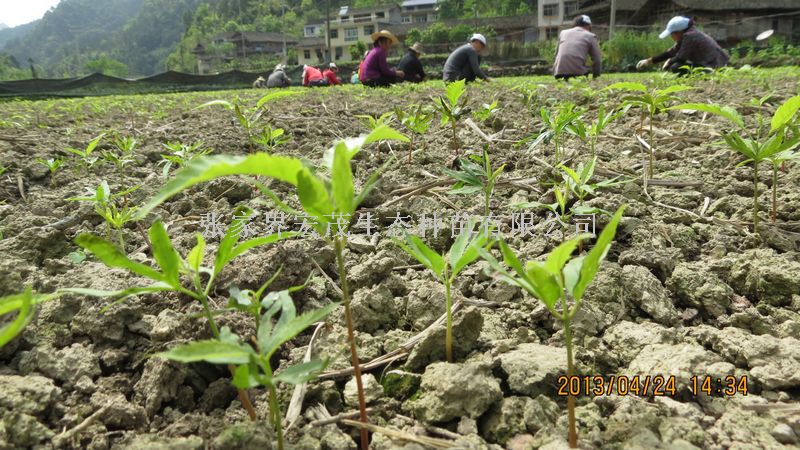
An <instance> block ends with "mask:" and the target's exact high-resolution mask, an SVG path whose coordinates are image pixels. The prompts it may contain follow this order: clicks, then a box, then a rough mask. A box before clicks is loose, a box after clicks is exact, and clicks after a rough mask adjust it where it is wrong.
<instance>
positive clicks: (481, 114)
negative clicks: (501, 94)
mask: <svg viewBox="0 0 800 450" xmlns="http://www.w3.org/2000/svg"><path fill="white" fill-rule="evenodd" d="M499 112H500V108H498V107H497V100H495V101H493V102H492V103H491V104H488V103H484V104H483V106H482V107H481V109H479V110H477V111H475V112H473V113H472V117H474V118H475V119H476V120H478V121H480V122H486V121H487V120H489V119H491V118H493V117H494V116H496V115H497V114H498V113H499Z"/></svg>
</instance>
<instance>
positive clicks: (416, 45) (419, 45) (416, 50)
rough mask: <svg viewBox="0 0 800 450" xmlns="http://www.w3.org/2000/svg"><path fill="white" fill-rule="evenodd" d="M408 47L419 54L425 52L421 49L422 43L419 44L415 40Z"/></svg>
mask: <svg viewBox="0 0 800 450" xmlns="http://www.w3.org/2000/svg"><path fill="white" fill-rule="evenodd" d="M408 49H409V50H411V51H413V52H415V53H417V54H420V55H424V54H425V52H424V51H422V44H420V43H419V42H415V43H414V45H412V46H411V47H408Z"/></svg>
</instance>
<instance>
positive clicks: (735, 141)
mask: <svg viewBox="0 0 800 450" xmlns="http://www.w3.org/2000/svg"><path fill="white" fill-rule="evenodd" d="M722 138H723V139H724V140H725V143H727V144H728V147H730V148H731V149H733V150H734V151H737V152H739V153H741V154H742V155H744V156H745V157H747V158H748V159H756V157H757V156H758V155H756V152H755V150H754V149H753V148H752V146H751V145H750V144H751V143H752V141H750V140H749V139H748V140H747V141H745V140H744V139H743V138H742V137H741V136H739V133H736V132H733V133H728V134H723V135H722Z"/></svg>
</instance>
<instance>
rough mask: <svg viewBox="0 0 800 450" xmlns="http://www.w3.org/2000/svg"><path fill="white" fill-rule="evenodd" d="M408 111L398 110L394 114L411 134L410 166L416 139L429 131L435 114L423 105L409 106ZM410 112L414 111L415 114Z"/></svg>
mask: <svg viewBox="0 0 800 450" xmlns="http://www.w3.org/2000/svg"><path fill="white" fill-rule="evenodd" d="M408 111H409V112H407V111H406V110H403V109H400V108H396V109H395V110H394V114H395V116H397V118H398V119H399V120H400V123H402V124H403V126H404V127H406V129H407V130H408V131H410V132H411V134H410V136H411V137H410V138H409V139H410V141H409V143H408V164H411V152H412V151H413V150H414V137H415V136H423V135H424V134H425V133H426V132H427V131H428V129H429V128H430V126H431V122H432V121H433V112H432V111H430V110H428V109H425V108H423V107H422V105H412V106H409V109H408ZM410 111H413V113H412V112H410ZM423 150H424V149H423Z"/></svg>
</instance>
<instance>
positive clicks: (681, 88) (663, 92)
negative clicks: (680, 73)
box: [656, 84, 694, 96]
mask: <svg viewBox="0 0 800 450" xmlns="http://www.w3.org/2000/svg"><path fill="white" fill-rule="evenodd" d="M692 89H694V88H693V87H692V86H686V85H685V84H676V85H673V86H668V87H666V88H664V89H659V90H658V91H656V92H657V93H658V95H661V96H665V95H669V94H676V93H678V92H683V91H689V90H692Z"/></svg>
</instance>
